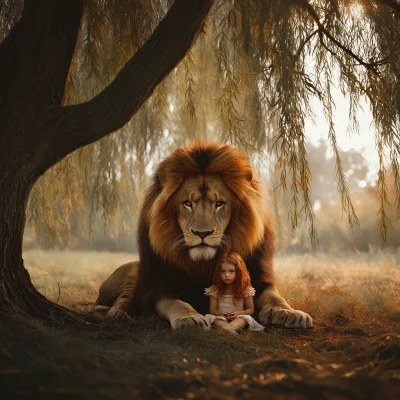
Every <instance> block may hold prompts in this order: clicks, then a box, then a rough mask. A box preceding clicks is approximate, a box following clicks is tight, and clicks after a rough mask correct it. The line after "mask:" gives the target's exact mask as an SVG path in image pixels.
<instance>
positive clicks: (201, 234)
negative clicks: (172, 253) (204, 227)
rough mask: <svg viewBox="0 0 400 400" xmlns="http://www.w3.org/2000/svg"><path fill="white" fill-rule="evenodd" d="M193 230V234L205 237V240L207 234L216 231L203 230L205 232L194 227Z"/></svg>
mask: <svg viewBox="0 0 400 400" xmlns="http://www.w3.org/2000/svg"><path fill="white" fill-rule="evenodd" d="M191 231H192V233H193V235H197V236H199V237H200V238H201V239H203V240H204V238H205V237H206V236H208V235H212V234H213V233H214V229H213V230H212V231H203V232H200V231H194V230H193V229H191Z"/></svg>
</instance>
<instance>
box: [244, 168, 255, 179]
mask: <svg viewBox="0 0 400 400" xmlns="http://www.w3.org/2000/svg"><path fill="white" fill-rule="evenodd" d="M244 177H245V179H246V181H248V182H251V181H252V179H253V171H252V170H251V169H248V170H247V171H246V172H245V175H244Z"/></svg>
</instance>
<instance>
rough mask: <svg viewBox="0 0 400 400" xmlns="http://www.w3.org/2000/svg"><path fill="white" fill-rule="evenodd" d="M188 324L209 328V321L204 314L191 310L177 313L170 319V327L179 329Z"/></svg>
mask: <svg viewBox="0 0 400 400" xmlns="http://www.w3.org/2000/svg"><path fill="white" fill-rule="evenodd" d="M188 326H197V327H199V328H202V329H204V330H209V329H210V322H209V321H208V319H207V318H206V317H205V316H204V315H201V314H199V313H193V312H191V313H185V314H184V315H179V316H178V317H176V318H174V319H173V320H172V321H171V327H172V329H180V328H185V327H188Z"/></svg>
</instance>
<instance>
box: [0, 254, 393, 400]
mask: <svg viewBox="0 0 400 400" xmlns="http://www.w3.org/2000/svg"><path fill="white" fill-rule="evenodd" d="M24 259H25V264H26V266H27V268H28V270H29V272H30V274H31V278H32V280H33V282H34V284H35V285H36V287H37V288H38V289H39V290H40V291H41V292H42V293H44V294H45V295H46V296H47V297H49V298H50V299H51V300H53V301H55V302H57V301H58V303H60V304H62V305H65V306H67V307H70V308H74V309H77V310H80V311H85V310H88V309H89V308H90V307H91V305H92V303H93V301H94V300H95V298H96V294H97V289H98V287H99V284H100V283H101V282H102V280H103V279H104V278H105V277H107V276H108V274H109V273H110V272H111V271H112V270H113V269H115V267H116V266H118V265H120V264H122V263H124V262H126V261H129V260H132V259H134V256H133V255H130V254H116V253H79V252H70V251H64V252H40V251H37V250H29V251H25V252H24ZM399 261H400V253H376V254H371V253H368V254H358V255H355V254H354V255H350V254H333V255H332V254H331V255H324V254H314V255H303V256H291V257H289V256H286V257H277V259H276V261H275V268H276V274H277V277H278V286H279V289H280V291H281V293H282V294H283V295H284V296H285V297H286V298H287V299H288V301H289V302H290V304H292V305H293V306H295V307H298V308H300V309H302V310H304V311H307V312H309V313H310V314H311V315H312V316H313V318H314V328H313V329H310V330H297V329H292V330H288V329H284V328H277V327H272V326H269V327H267V329H266V331H265V332H263V333H243V334H241V335H240V336H238V337H233V336H230V335H228V334H224V333H221V332H217V331H210V332H203V331H199V330H196V329H186V330H181V331H175V332H173V331H171V329H170V328H169V326H168V325H167V324H166V323H165V322H164V321H162V320H160V319H158V318H156V317H150V318H146V319H142V320H137V321H133V322H130V323H126V324H118V325H115V324H111V325H110V324H104V325H101V326H96V327H92V326H90V325H89V326H87V327H85V328H73V327H70V326H65V327H62V328H60V327H48V326H47V327H44V326H42V325H41V324H39V323H36V322H32V323H31V324H29V325H27V324H26V321H19V320H18V319H13V320H10V321H9V322H8V323H7V325H3V326H0V340H1V342H0V388H1V391H0V392H1V393H2V396H1V398H2V399H5V398H10V399H18V398H48V399H53V398H65V399H75V398H76V399H80V398H85V399H86V398H87V399H92V398H93V399H109V398H110V399H111V398H118V399H125V398H126V399H136V398H143V399H178V398H181V399H221V400H222V399H232V398H249V399H266V398H268V399H285V400H286V399H289V400H291V399H296V400H297V399H299V400H300V399H381V398H382V399H383V398H384V399H397V398H400V295H399V294H400V262H399ZM3 394H6V396H3ZM7 396H8V397H7Z"/></svg>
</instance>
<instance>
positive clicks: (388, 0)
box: [376, 0, 400, 13]
mask: <svg viewBox="0 0 400 400" xmlns="http://www.w3.org/2000/svg"><path fill="white" fill-rule="evenodd" d="M376 2H377V3H379V4H384V5H386V6H388V7H390V8H391V9H392V10H394V11H396V12H398V13H400V3H399V2H397V1H396V0H376Z"/></svg>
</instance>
